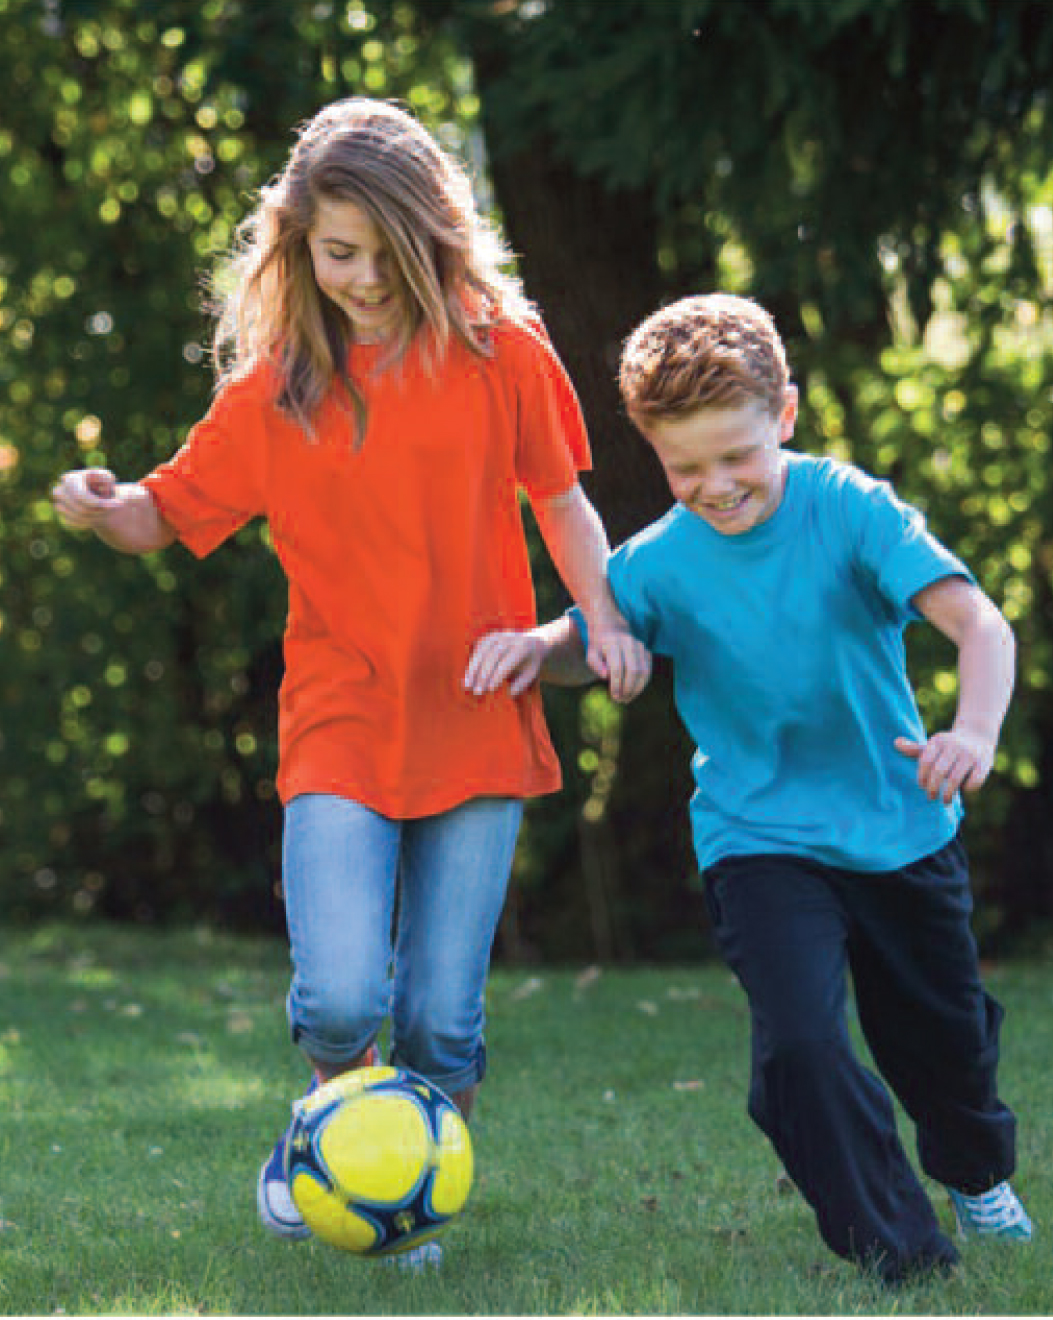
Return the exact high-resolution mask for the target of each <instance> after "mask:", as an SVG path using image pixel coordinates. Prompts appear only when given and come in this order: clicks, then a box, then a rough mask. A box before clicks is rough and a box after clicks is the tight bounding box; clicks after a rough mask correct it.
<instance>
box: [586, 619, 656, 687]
mask: <svg viewBox="0 0 1053 1320" xmlns="http://www.w3.org/2000/svg"><path fill="white" fill-rule="evenodd" d="M585 659H586V661H587V662H588V665H589V668H590V669H591V670H592V671H593V673H596V674H599V676H600V678H605V679H606V680H607V682H608V684H609V686H610V691H611V696H612V697H613V698H614V700H615V701H620V702H623V703H624V702H627V701H632V700H633V699H634V698H635V697H638V696H639V695H640V693H641V692H642V691H643V690H644V688H645V687H646V686H647V684H648V683H649V682H650V681H651V653H650V651H648V649H647V647H646V646H644V644H643V642H640V641H637V639H636V638H635V637H634V636H633V635H632V633H631V632H629V630H628V628H626V627H618V626H617V625H616V624H606V625H599V626H597V627H592V626H590V627H589V649H588V653H587V655H586V657H585Z"/></svg>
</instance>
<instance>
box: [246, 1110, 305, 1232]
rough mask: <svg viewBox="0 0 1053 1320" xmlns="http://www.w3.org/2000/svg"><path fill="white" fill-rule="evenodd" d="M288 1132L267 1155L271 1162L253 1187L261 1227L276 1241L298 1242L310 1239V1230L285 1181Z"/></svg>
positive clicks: (266, 1165)
mask: <svg viewBox="0 0 1053 1320" xmlns="http://www.w3.org/2000/svg"><path fill="white" fill-rule="evenodd" d="M287 1136H288V1130H286V1131H285V1132H283V1133H282V1135H281V1136H280V1137H279V1138H278V1140H277V1143H276V1144H275V1147H274V1149H273V1150H272V1151H271V1153H270V1158H269V1159H268V1160H267V1162H266V1164H264V1165H263V1167H262V1168H261V1169H260V1176H259V1180H258V1181H257V1183H256V1208H257V1210H258V1211H259V1213H260V1222H261V1223H262V1224H263V1227H264V1228H266V1229H269V1230H270V1232H272V1233H274V1234H276V1235H277V1236H278V1237H283V1238H290V1239H297V1238H305V1237H310V1236H311V1230H310V1229H309V1228H308V1227H307V1225H306V1224H305V1223H304V1221H303V1215H301V1214H300V1212H299V1210H297V1208H296V1203H295V1202H294V1201H293V1199H292V1196H291V1195H290V1194H289V1184H288V1183H287V1182H286V1181H285V1140H286V1137H287Z"/></svg>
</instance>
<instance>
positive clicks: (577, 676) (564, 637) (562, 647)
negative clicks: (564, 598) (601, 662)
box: [535, 614, 598, 687]
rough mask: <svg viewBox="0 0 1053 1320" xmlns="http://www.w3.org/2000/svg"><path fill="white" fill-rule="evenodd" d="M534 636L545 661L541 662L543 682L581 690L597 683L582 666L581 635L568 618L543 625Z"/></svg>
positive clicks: (583, 653) (582, 647) (593, 674)
mask: <svg viewBox="0 0 1053 1320" xmlns="http://www.w3.org/2000/svg"><path fill="white" fill-rule="evenodd" d="M535 634H536V636H537V637H538V638H539V640H540V641H541V642H542V643H543V644H544V647H545V658H544V660H543V661H542V662H541V678H542V680H543V681H544V682H546V683H553V684H555V685H556V686H557V687H581V686H582V685H583V684H585V683H595V682H596V679H597V677H598V675H597V674H595V673H593V671H592V670H591V669H590V668H589V666H588V665H587V664H586V663H585V647H584V646H583V645H582V640H581V633H580V632H579V631H578V629H577V627H576V626H575V624H574V622H573V620H572V619H571V618H570V616H569V615H566V614H565V615H563V616H562V617H561V618H558V619H553V620H552V622H551V623H546V624H543V625H542V626H541V627H539V628H537V629H536V630H535Z"/></svg>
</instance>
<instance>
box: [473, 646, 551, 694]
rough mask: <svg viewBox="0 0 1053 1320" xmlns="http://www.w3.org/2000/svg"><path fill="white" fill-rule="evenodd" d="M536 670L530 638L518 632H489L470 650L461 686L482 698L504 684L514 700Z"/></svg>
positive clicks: (535, 654) (535, 651) (537, 661)
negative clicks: (470, 653)
mask: <svg viewBox="0 0 1053 1320" xmlns="http://www.w3.org/2000/svg"><path fill="white" fill-rule="evenodd" d="M540 667H541V662H540V656H539V654H538V648H537V646H536V645H535V644H534V643H533V639H531V638H529V637H527V636H525V635H524V634H522V633H490V634H488V635H487V636H486V637H483V638H481V639H480V640H479V641H478V642H477V643H476V646H475V649H474V650H473V651H472V655H471V658H470V659H469V661H468V668H467V669H466V670H465V675H464V687H465V690H466V691H467V692H471V693H472V694H473V695H474V696H477V697H482V696H485V695H486V693H488V692H496V691H497V690H498V688H500V687H501V686H502V685H503V684H504V683H508V686H509V692H510V693H511V695H512V696H513V697H518V696H519V695H520V694H521V693H523V692H525V691H526V689H527V688H528V687H529V686H530V685H531V683H533V682H534V681H535V680H536V679H537V676H538V671H539V669H540Z"/></svg>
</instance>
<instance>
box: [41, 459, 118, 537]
mask: <svg viewBox="0 0 1053 1320" xmlns="http://www.w3.org/2000/svg"><path fill="white" fill-rule="evenodd" d="M51 502H52V504H53V505H54V506H55V512H56V513H57V514H58V516H59V517H60V518H61V519H62V521H63V522H64V523H65V524H66V525H67V526H68V527H73V528H75V529H77V530H84V529H86V528H93V527H96V526H97V525H98V524H99V523H100V522H101V521H102V520H103V519H104V518H105V517H106V515H107V514H109V513H112V512H113V510H114V509H115V508H116V507H117V505H118V504H119V503H120V499H119V497H118V494H117V478H116V477H115V476H114V475H113V473H112V472H108V471H107V470H106V469H105V468H81V469H79V470H77V471H76V472H67V473H65V474H64V475H63V476H61V477H60V478H59V480H58V482H57V483H56V485H55V486H54V488H53V489H52V492H51Z"/></svg>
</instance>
